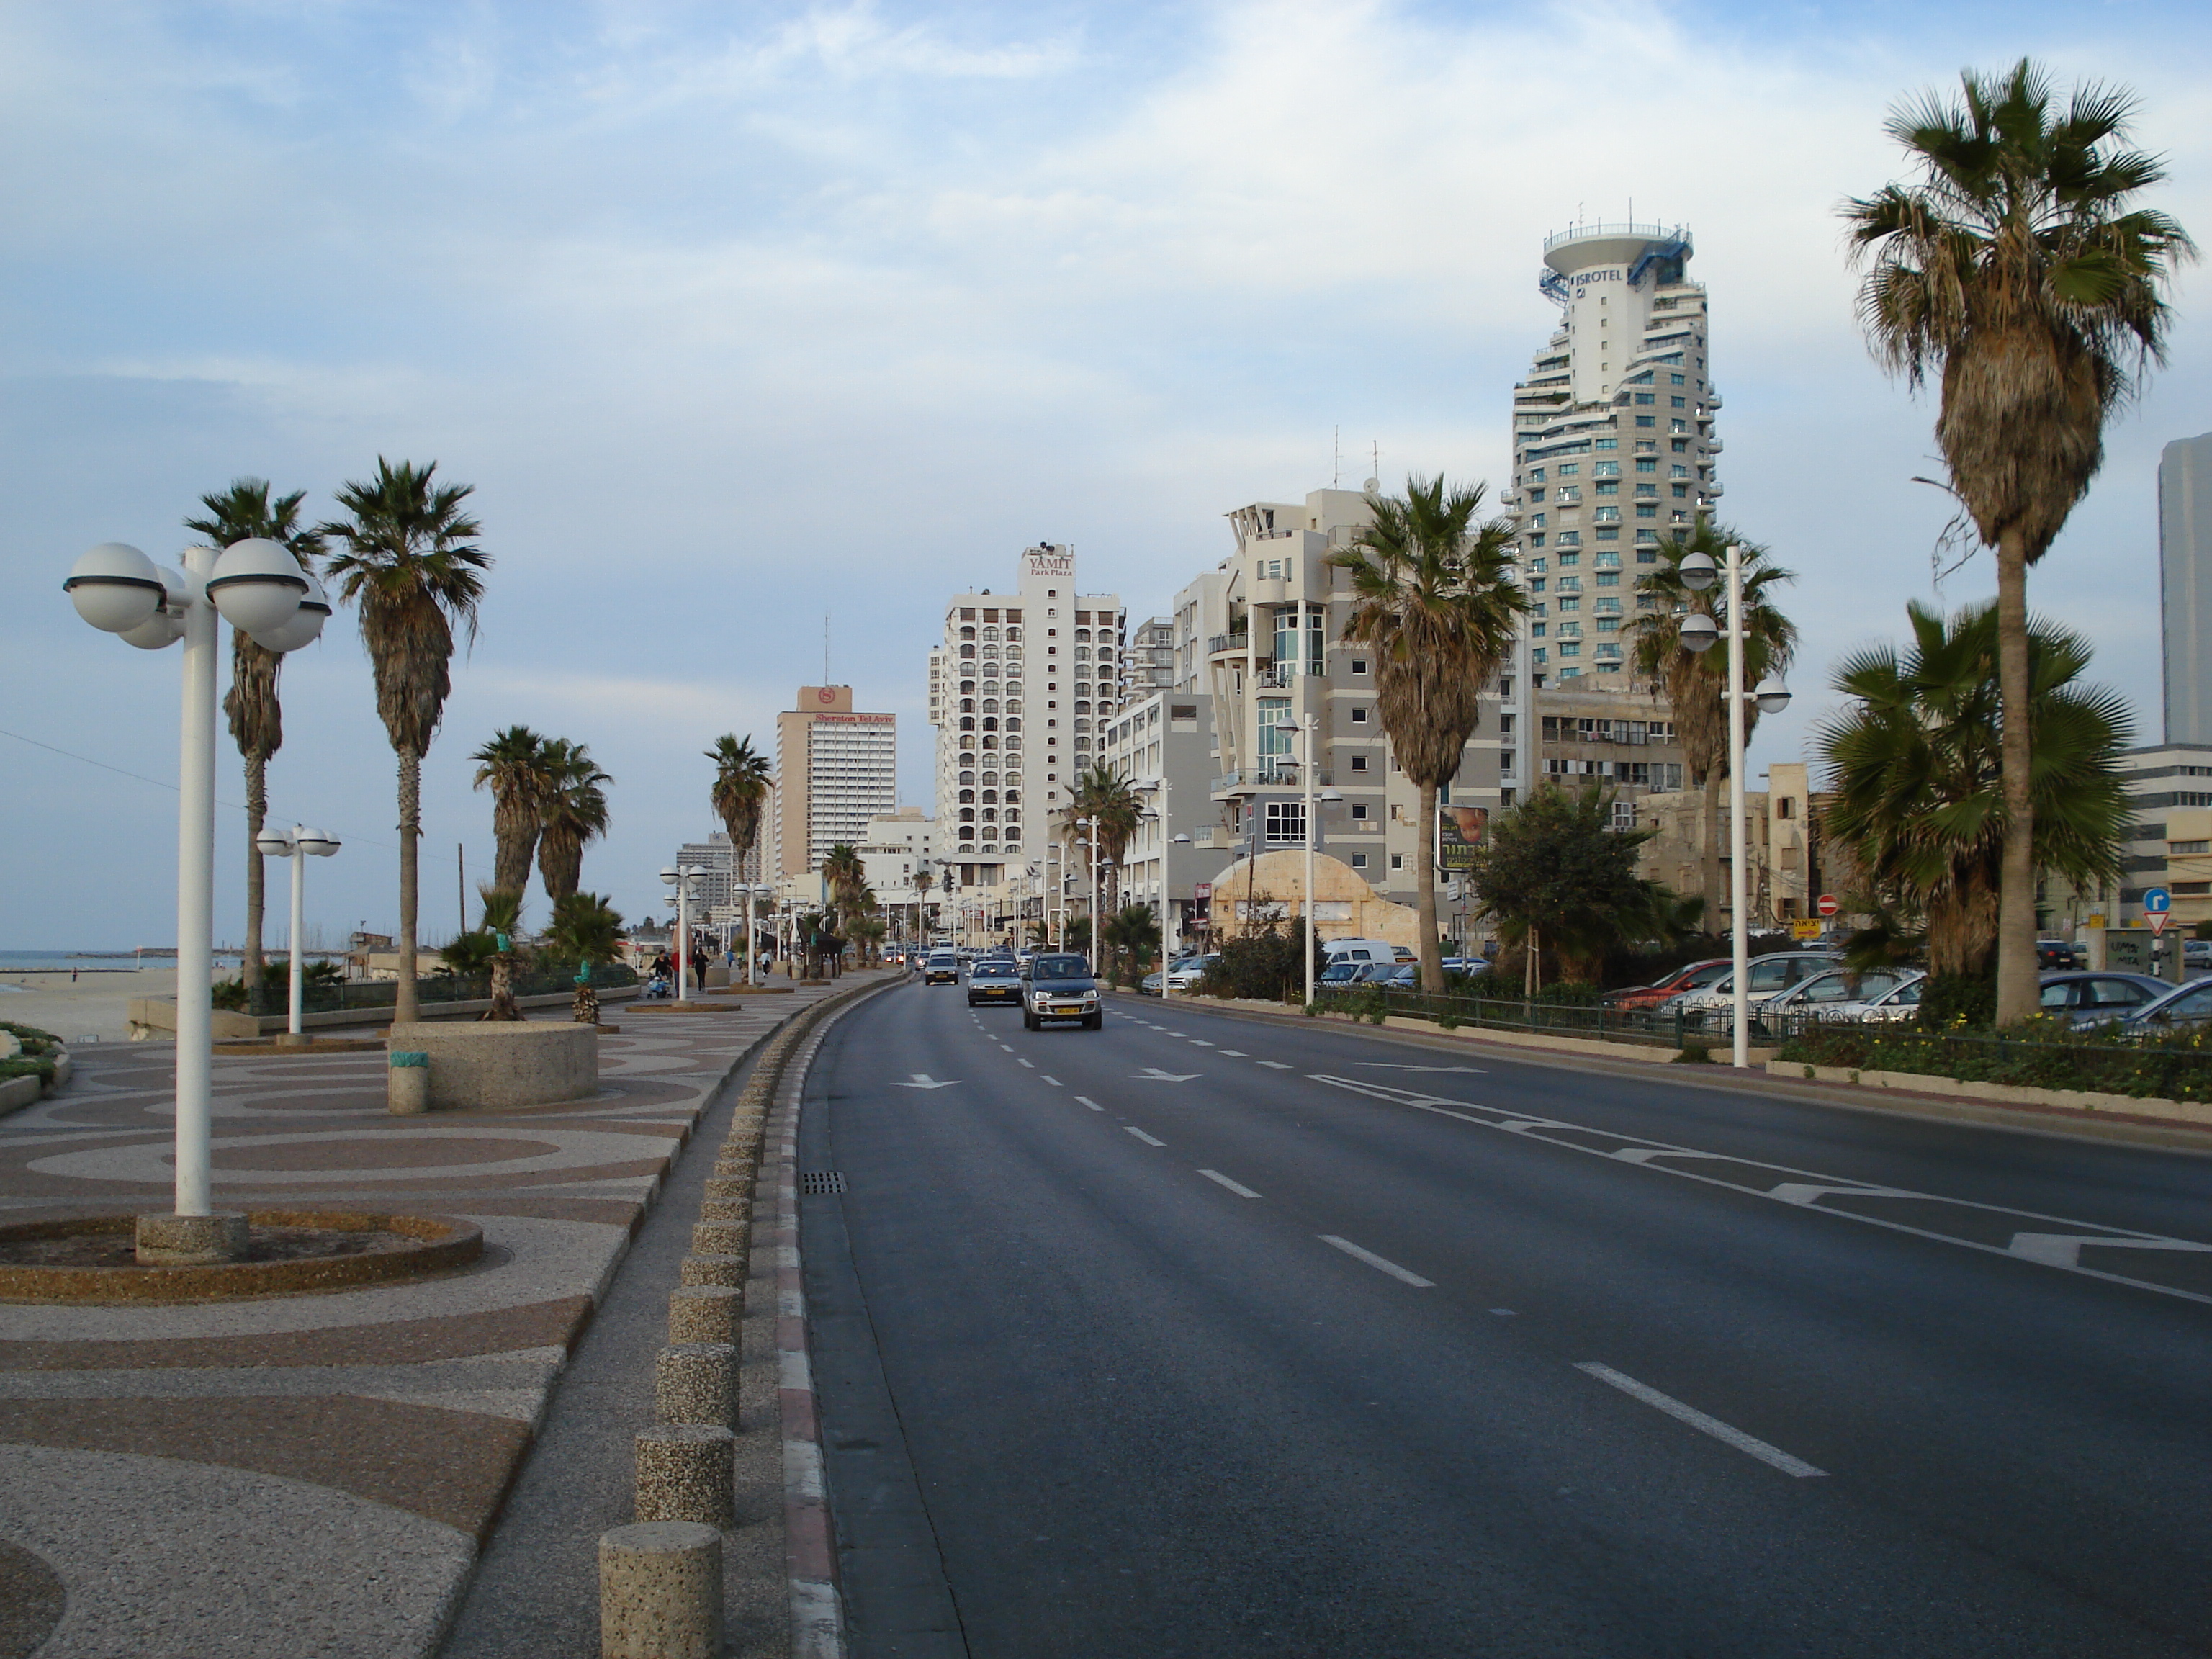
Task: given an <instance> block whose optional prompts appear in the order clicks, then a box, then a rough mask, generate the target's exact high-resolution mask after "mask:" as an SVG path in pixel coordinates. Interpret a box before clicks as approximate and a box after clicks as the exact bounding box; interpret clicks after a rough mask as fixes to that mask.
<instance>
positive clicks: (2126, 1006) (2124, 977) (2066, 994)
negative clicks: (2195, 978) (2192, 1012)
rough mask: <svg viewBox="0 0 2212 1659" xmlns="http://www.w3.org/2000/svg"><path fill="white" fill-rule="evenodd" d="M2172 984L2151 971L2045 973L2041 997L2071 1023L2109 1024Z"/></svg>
mask: <svg viewBox="0 0 2212 1659" xmlns="http://www.w3.org/2000/svg"><path fill="white" fill-rule="evenodd" d="M2172 988H2173V987H2172V986H2170V985H2168V984H2167V983H2166V981H2164V980H2162V979H2153V978H2152V977H2151V976H2150V975H2148V974H2115V973H2102V974H2099V973H2088V974H2045V975H2043V989H2042V992H2041V994H2040V997H2039V1000H2040V1001H2041V1003H2042V1006H2043V1012H2045V1013H2046V1014H2052V1015H2055V1016H2057V1018H2062V1019H2063V1020H2065V1021H2066V1022H2067V1023H2068V1024H2070V1025H2077V1026H2087V1025H2109V1024H2112V1022H2113V1021H2114V1020H2116V1019H2125V1018H2127V1017H2128V1016H2129V1015H2130V1014H2132V1013H2134V1012H2136V1010H2137V1009H2139V1008H2141V1007H2142V1006H2144V1005H2145V1004H2146V1003H2150V1002H2155V1001H2157V1000H2158V999H2159V998H2160V997H2162V996H2164V995H2165V994H2166V993H2167V992H2168V991H2170V990H2172Z"/></svg>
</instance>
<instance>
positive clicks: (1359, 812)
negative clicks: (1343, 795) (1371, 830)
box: [1352, 801, 1367, 823]
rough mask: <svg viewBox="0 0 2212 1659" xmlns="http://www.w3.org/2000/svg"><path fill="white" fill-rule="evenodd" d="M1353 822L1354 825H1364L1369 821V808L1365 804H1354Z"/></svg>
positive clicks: (1356, 802) (1357, 802)
mask: <svg viewBox="0 0 2212 1659" xmlns="http://www.w3.org/2000/svg"><path fill="white" fill-rule="evenodd" d="M1366 821H1367V808H1366V805H1364V803H1363V802H1359V801H1354V802H1353V803H1352V822H1353V823H1365V822H1366Z"/></svg>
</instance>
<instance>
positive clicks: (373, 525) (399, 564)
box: [319, 456, 491, 1022]
mask: <svg viewBox="0 0 2212 1659" xmlns="http://www.w3.org/2000/svg"><path fill="white" fill-rule="evenodd" d="M437 471H438V464H437V463H436V462H435V461H433V462H431V463H430V465H428V466H425V467H417V466H416V465H415V464H414V463H413V462H411V461H402V462H400V463H399V465H398V466H396V467H395V466H393V465H392V464H391V463H390V462H389V461H387V460H386V459H384V458H383V457H382V456H379V457H377V461H376V477H374V479H372V480H371V481H369V482H368V483H348V484H347V485H345V487H344V488H343V489H340V490H339V491H338V492H337V503H338V506H339V507H342V508H343V509H344V511H345V512H346V513H349V515H350V516H349V517H348V518H346V519H343V520H332V521H331V522H330V523H328V524H325V525H323V526H320V527H319V533H320V534H322V535H325V536H327V537H329V538H331V539H332V540H334V541H337V542H339V543H342V544H343V547H342V549H341V550H340V551H338V552H337V553H335V554H333V555H332V556H331V561H330V574H331V576H332V577H333V578H337V579H339V580H340V582H341V586H340V588H339V593H338V597H339V598H340V599H343V600H346V601H348V602H351V601H354V600H356V599H358V600H359V601H360V603H361V640H362V645H363V646H364V647H367V648H368V661H369V666H370V668H371V670H372V671H374V676H375V679H376V712H377V714H378V716H379V717H380V719H382V720H383V721H384V731H385V735H386V737H388V738H390V739H391V741H392V752H393V753H394V754H395V755H397V756H398V758H399V951H398V954H399V992H398V1002H397V1006H395V1007H394V1009H393V1011H392V1018H394V1019H395V1020H398V1021H403V1022H404V1021H407V1020H411V1019H413V1018H416V1015H417V1014H418V1013H419V1012H421V1010H420V1005H419V1003H418V1002H417V1000H416V987H415V918H416V859H417V854H418V851H419V848H418V847H417V843H418V842H420V841H421V839H422V757H423V756H425V755H426V754H428V753H429V751H430V740H431V738H434V737H435V736H436V735H437V731H438V722H439V720H441V719H442V718H443V717H444V714H445V709H446V697H447V694H448V693H449V692H450V691H451V690H453V673H452V665H453V624H454V623H460V624H461V625H462V626H463V627H464V628H465V629H467V630H468V635H469V639H470V641H471V643H473V642H474V641H475V640H476V635H477V606H478V605H479V604H480V603H481V602H482V600H483V587H484V583H483V573H484V572H485V571H486V570H488V569H489V568H491V555H489V553H486V552H485V551H484V550H483V549H482V548H480V547H477V545H476V544H475V543H474V542H473V541H472V540H471V538H473V537H475V536H477V535H479V534H481V533H482V532H483V526H480V525H479V524H477V521H476V520H474V519H473V518H471V517H470V516H469V514H468V513H466V512H465V511H464V510H463V507H462V503H463V502H464V501H466V500H467V499H468V498H469V496H470V495H471V494H472V493H473V491H474V486H472V485H470V484H440V483H434V482H433V479H434V476H435V474H436V472H437Z"/></svg>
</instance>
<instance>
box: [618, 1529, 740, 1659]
mask: <svg viewBox="0 0 2212 1659" xmlns="http://www.w3.org/2000/svg"><path fill="white" fill-rule="evenodd" d="M721 1652H722V1534H721V1533H720V1530H718V1529H717V1528H714V1527H711V1526H705V1525H702V1524H700V1523H698V1522H686V1521H652V1522H644V1523H642V1524H640V1525H637V1526H630V1527H617V1528H613V1529H612V1530H611V1531H608V1532H603V1533H601V1534H599V1659H721Z"/></svg>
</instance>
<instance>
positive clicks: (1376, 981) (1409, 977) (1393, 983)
mask: <svg viewBox="0 0 2212 1659" xmlns="http://www.w3.org/2000/svg"><path fill="white" fill-rule="evenodd" d="M1367 982H1368V983H1369V984H1370V985H1379V986H1381V987H1383V989H1384V990H1386V991H1418V990H1419V989H1420V988H1421V964H1420V963H1418V962H1378V963H1376V964H1375V966H1374V969H1373V975H1372V977H1370V979H1369V980H1368V981H1367Z"/></svg>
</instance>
